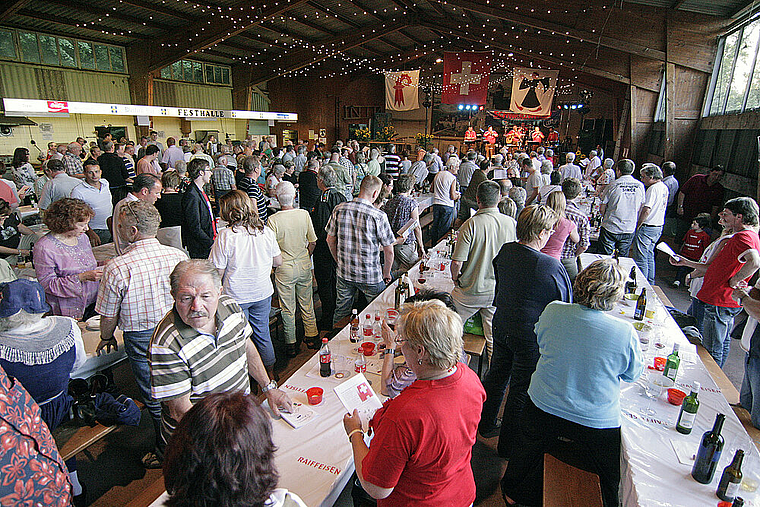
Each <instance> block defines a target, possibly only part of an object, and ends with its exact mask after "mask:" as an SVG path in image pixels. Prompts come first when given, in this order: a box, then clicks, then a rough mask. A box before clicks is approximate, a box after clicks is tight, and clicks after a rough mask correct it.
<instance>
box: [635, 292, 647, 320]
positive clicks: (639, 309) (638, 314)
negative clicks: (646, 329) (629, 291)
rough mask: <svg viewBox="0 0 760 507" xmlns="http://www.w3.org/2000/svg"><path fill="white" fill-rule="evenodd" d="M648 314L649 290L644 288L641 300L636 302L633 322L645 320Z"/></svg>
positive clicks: (640, 295) (640, 296)
mask: <svg viewBox="0 0 760 507" xmlns="http://www.w3.org/2000/svg"><path fill="white" fill-rule="evenodd" d="M646 312H647V289H646V287H644V288H643V289H641V294H639V299H638V300H636V309H635V310H634V311H633V320H644V315H645V314H646Z"/></svg>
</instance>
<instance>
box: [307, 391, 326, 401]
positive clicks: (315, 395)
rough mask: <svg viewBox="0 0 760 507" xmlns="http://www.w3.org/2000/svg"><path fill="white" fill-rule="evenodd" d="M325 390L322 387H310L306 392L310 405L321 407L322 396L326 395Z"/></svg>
mask: <svg viewBox="0 0 760 507" xmlns="http://www.w3.org/2000/svg"><path fill="white" fill-rule="evenodd" d="M324 392H325V391H324V389H322V388H321V387H310V388H308V389H307V390H306V396H307V398H308V400H309V405H319V404H320V403H322V395H323V394H324Z"/></svg>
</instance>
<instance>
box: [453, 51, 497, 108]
mask: <svg viewBox="0 0 760 507" xmlns="http://www.w3.org/2000/svg"><path fill="white" fill-rule="evenodd" d="M490 75H491V53H490V52H482V53H454V52H448V51H447V52H444V53H443V94H442V96H441V102H443V103H444V104H469V105H484V104H485V103H486V99H487V97H488V78H489V76H490Z"/></svg>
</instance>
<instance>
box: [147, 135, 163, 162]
mask: <svg viewBox="0 0 760 507" xmlns="http://www.w3.org/2000/svg"><path fill="white" fill-rule="evenodd" d="M148 144H149V145H151V144H154V145H156V146H158V149H159V150H161V151H160V152H159V157H161V156H162V155H163V153H164V145H163V144H161V142H160V141H159V140H158V132H156V131H155V130H151V131H150V141H148Z"/></svg>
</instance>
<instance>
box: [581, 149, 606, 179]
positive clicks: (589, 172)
mask: <svg viewBox="0 0 760 507" xmlns="http://www.w3.org/2000/svg"><path fill="white" fill-rule="evenodd" d="M601 165H602V159H600V158H599V157H598V156H597V154H596V150H591V151H590V152H589V154H588V164H586V174H585V176H586V179H588V180H591V179H596V177H597V176H598V175H596V174H594V173H595V172H596V170H597V169H598V168H599V167H601Z"/></svg>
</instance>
